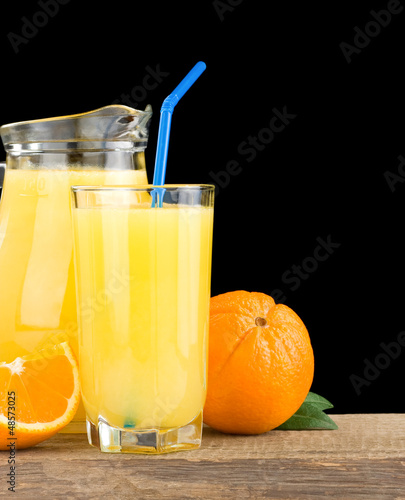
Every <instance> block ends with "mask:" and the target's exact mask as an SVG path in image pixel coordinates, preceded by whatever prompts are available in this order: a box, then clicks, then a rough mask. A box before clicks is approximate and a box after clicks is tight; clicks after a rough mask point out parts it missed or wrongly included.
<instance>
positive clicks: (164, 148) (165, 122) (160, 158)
mask: <svg viewBox="0 0 405 500" xmlns="http://www.w3.org/2000/svg"><path fill="white" fill-rule="evenodd" d="M205 68H206V65H205V63H203V62H202V61H200V62H198V63H197V64H196V65H195V66H194V67H193V68H192V70H191V71H190V72H189V73H188V74H187V75H186V76H185V77H184V78H183V80H182V81H181V82H180V83H179V84H178V85H177V87H176V88H175V89H174V90H173V92H172V93H171V94H170V95H168V96H167V97H166V99H165V100H164V101H163V104H162V107H161V109H160V122H159V132H158V140H157V147H156V158H155V171H154V175H153V184H154V185H155V186H163V184H164V183H165V176H166V164H167V152H168V150H169V137H170V125H171V121H172V113H173V110H174V107H175V106H176V104H177V103H178V102H179V101H180V99H181V98H182V97H183V95H184V94H185V93H186V92H187V90H188V89H189V88H190V87H191V86H192V85H193V83H194V82H195V81H196V80H197V78H198V77H199V76H200V75H201V74H202V73H203V71H204V70H205ZM159 204H160V205H161V200H160V203H159Z"/></svg>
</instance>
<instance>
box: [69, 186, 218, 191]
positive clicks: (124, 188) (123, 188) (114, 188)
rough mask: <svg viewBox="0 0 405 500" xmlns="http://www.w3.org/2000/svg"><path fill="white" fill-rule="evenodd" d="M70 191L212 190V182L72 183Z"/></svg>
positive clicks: (213, 188) (213, 187)
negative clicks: (110, 184) (127, 184)
mask: <svg viewBox="0 0 405 500" xmlns="http://www.w3.org/2000/svg"><path fill="white" fill-rule="evenodd" d="M70 189H71V191H72V192H74V193H77V192H80V191H88V192H94V191H99V192H107V191H153V190H154V189H165V190H167V191H171V190H182V191H186V190H197V191H203V190H207V191H214V190H215V185H214V184H163V185H160V186H159V185H155V184H137V185H136V186H125V185H122V186H121V185H117V186H108V185H105V186H82V185H73V186H71V187H70Z"/></svg>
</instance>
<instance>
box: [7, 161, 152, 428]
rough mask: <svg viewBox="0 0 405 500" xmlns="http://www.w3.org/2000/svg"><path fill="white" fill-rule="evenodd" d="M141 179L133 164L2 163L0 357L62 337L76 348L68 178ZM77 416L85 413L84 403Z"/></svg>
mask: <svg viewBox="0 0 405 500" xmlns="http://www.w3.org/2000/svg"><path fill="white" fill-rule="evenodd" d="M140 183H142V184H145V183H147V178H146V172H145V171H139V170H138V171H137V170H126V171H102V170H97V171H96V170H80V171H79V170H76V171H75V170H48V169H35V170H25V169H24V170H6V174H5V180H4V186H3V195H2V199H1V202H0V361H6V362H10V361H12V360H13V359H15V358H16V357H17V356H23V355H25V354H28V353H30V352H33V351H34V350H37V349H42V348H44V349H46V348H48V347H50V346H51V345H53V344H54V343H59V342H63V341H66V340H67V341H68V342H70V344H71V345H72V347H73V349H74V351H75V352H76V354H77V351H78V346H77V310H76V298H75V279H74V270H73V234H72V223H71V214H70V189H69V188H70V186H71V185H78V184H79V185H93V184H95V185H105V184H113V185H121V184H123V185H134V184H140ZM77 415H78V418H79V419H80V418H81V419H83V418H84V412H83V409H81V410H79V412H78V414H77Z"/></svg>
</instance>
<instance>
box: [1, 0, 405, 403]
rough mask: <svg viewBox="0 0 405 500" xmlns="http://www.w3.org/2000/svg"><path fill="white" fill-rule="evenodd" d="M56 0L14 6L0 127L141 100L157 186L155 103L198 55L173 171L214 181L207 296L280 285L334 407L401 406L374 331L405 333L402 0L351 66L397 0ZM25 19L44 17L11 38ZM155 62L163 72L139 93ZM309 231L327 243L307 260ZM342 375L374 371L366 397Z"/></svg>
mask: <svg viewBox="0 0 405 500" xmlns="http://www.w3.org/2000/svg"><path fill="white" fill-rule="evenodd" d="M48 1H50V0H44V2H45V3H47V2H48ZM64 2H65V4H64V5H59V4H58V5H59V11H58V12H56V13H55V14H54V15H53V17H51V16H48V19H46V18H44V16H43V15H42V17H41V15H40V14H38V13H39V12H41V11H42V12H43V10H44V8H43V4H41V3H40V2H29V3H28V2H27V3H22V2H14V3H11V2H9V3H7V12H3V15H2V16H1V20H0V22H1V35H0V43H1V54H2V61H3V71H2V78H1V88H2V90H1V96H2V106H1V120H0V121H1V123H2V124H5V123H9V122H14V121H20V120H29V119H35V118H43V117H48V116H58V115H65V114H73V113H78V112H83V111H89V110H92V109H96V108H98V107H101V106H104V105H107V104H111V103H113V102H114V101H120V102H122V103H124V100H125V99H127V100H128V99H131V100H132V103H133V104H135V102H137V106H134V107H139V108H141V109H143V108H144V106H145V105H146V104H147V103H150V104H151V105H152V107H153V109H154V117H153V121H152V126H151V137H150V141H149V145H148V149H147V167H148V171H149V180H150V181H151V180H152V172H153V164H154V153H155V147H156V139H157V130H158V124H159V110H160V106H161V104H162V102H163V100H164V98H165V97H166V96H167V95H168V94H169V93H170V92H171V91H172V90H173V89H174V87H175V86H176V85H177V84H178V83H179V82H180V80H181V79H182V78H183V77H184V76H185V74H186V73H187V72H188V71H189V70H190V69H191V68H192V66H193V65H194V64H195V63H196V62H197V61H199V60H202V61H204V62H205V63H206V64H207V69H206V71H205V72H204V73H203V75H202V76H201V77H200V78H199V80H198V81H197V82H196V83H195V85H194V86H193V87H192V88H191V89H190V90H189V92H188V93H187V94H186V95H185V96H184V97H183V99H182V100H181V101H180V102H179V104H178V105H177V107H176V109H175V112H174V114H173V122H172V129H171V139H170V150H169V159H168V171H167V176H166V181H167V182H169V183H194V182H196V183H213V182H215V183H216V184H217V186H218V195H217V198H216V216H215V229H214V250H213V276H212V294H213V295H217V294H219V293H223V292H227V291H230V290H237V289H244V290H249V291H261V292H264V293H267V294H273V295H275V296H278V297H280V296H282V300H283V301H284V302H285V303H286V304H287V305H288V306H290V307H291V308H292V309H294V310H295V311H296V312H297V313H298V314H299V316H300V317H301V318H302V319H303V321H304V322H305V324H306V326H307V328H308V330H309V333H310V336H311V339H312V344H313V347H314V352H315V379H314V383H313V387H312V390H313V391H314V392H317V393H318V394H321V395H323V396H325V397H326V398H328V399H329V400H330V401H332V403H334V405H335V409H334V410H333V411H334V412H336V413H346V412H353V413H363V412H404V411H405V401H404V398H403V392H404V389H403V387H404V373H405V369H404V366H405V364H404V360H405V346H403V347H401V346H399V348H397V351H396V354H397V356H396V359H391V358H389V357H388V355H387V354H385V351H384V348H383V346H382V345H381V343H385V344H386V345H388V344H389V343H391V342H394V341H396V339H397V338H398V335H400V333H401V332H402V331H403V330H405V322H404V318H403V309H404V308H403V302H404V287H403V280H404V256H405V243H404V224H403V209H404V203H403V200H404V194H405V185H404V182H403V181H405V177H402V176H401V171H398V166H399V164H400V160H399V156H400V155H405V147H404V111H405V104H404V81H403V66H404V47H405V43H404V42H405V29H404V28H405V8H404V6H405V1H404V0H398V5H397V6H396V8H397V9H398V10H401V12H399V13H397V14H395V15H391V20H390V21H389V22H388V21H387V20H386V24H387V25H386V26H385V27H381V28H380V29H379V31H380V32H379V33H378V34H374V33H373V36H372V37H369V41H368V42H367V39H364V37H363V38H361V37H360V38H359V37H358V38H357V43H358V44H361V43H362V44H363V46H362V48H361V49H360V50H359V49H358V48H356V51H357V53H352V54H351V56H350V59H351V61H350V62H349V61H348V60H347V58H346V57H345V56H344V54H343V50H342V47H341V44H342V42H347V43H349V44H352V45H353V44H354V37H355V35H356V31H355V28H356V27H358V28H359V29H361V30H364V29H365V28H366V25H368V30H369V32H370V33H372V32H374V31H378V26H377V27H376V26H375V25H370V24H368V23H369V22H370V21H373V17H372V14H371V11H372V10H374V11H376V12H380V11H381V10H382V9H385V10H386V9H387V6H390V7H393V6H394V5H395V1H394V2H392V0H391V3H390V2H388V1H386V0H373V1H372V2H364V1H357V2H351V3H350V2H317V3H316V4H315V5H314V4H311V5H310V6H308V2H296V3H291V2H263V1H259V0H242V1H240V0H239V1H238V0H228V1H226V0H224V1H223V2H216V1H213V2H211V1H206V2H201V3H198V2H188V3H184V4H180V3H173V2H164V3H163V2H158V3H151V2H147V6H145V5H144V2H120V1H115V2H110V3H104V4H103V3H100V2H98V3H91V2H86V5H84V2H79V1H78V0H70V1H69V0H68V1H66V0H64ZM51 3H53V4H54V3H55V0H51ZM353 3H355V4H356V5H355V6H353V5H352V4H353ZM84 7H86V9H85V8H84ZM3 9H4V7H3ZM25 19H28V20H30V21H33V20H35V21H36V22H37V24H38V23H39V24H42V26H40V27H39V28H38V29H37V33H35V34H32V33H31V36H30V38H27V37H26V38H25V42H26V43H19V44H18V45H17V46H16V45H14V47H13V45H12V43H11V40H10V37H11V35H10V33H13V34H14V35H18V36H22V33H23V31H22V30H23V25H24V23H25V22H26V21H25ZM386 19H387V18H386ZM374 22H375V20H374ZM15 44H16V42H15ZM148 68H149V69H148ZM150 68H152V69H153V70H155V71H158V73H159V74H160V76H159V77H158V79H157V80H156V81H157V83H158V84H157V85H156V86H155V88H153V89H152V90H145V88H144V89H143V90H142V89H141V88H140V87H142V85H143V82H144V81H145V80H144V78H145V75H147V74H148V71H149V72H150ZM148 81H149V82H150V80H148ZM131 93H132V94H133V95H135V96H138V99H137V98H134V97H133V96H132V95H131ZM125 95H127V97H125ZM123 96H124V97H123ZM139 96H140V97H142V98H141V99H139ZM274 110H278V111H279V112H283V110H284V112H286V113H288V114H289V115H295V116H294V117H292V118H290V119H289V123H288V124H286V126H285V128H284V130H282V131H279V132H277V133H275V134H274V138H273V140H272V141H271V142H269V141H267V142H268V143H267V144H265V145H262V146H260V151H258V150H257V151H256V154H255V157H254V159H252V160H251V161H249V160H250V159H251V155H248V154H247V153H246V152H245V153H243V151H246V150H245V147H244V146H243V143H244V142H245V141H246V142H247V141H249V137H250V138H251V139H250V140H253V139H252V138H254V137H261V138H264V140H266V138H267V139H268V138H269V137H270V136H269V134H268V131H266V130H265V129H266V128H268V127H269V123H270V120H271V118H272V117H273V116H274ZM277 123H278V124H280V122H277ZM238 148H242V149H238ZM1 153H2V158H4V157H5V154H4V150H2V152H1ZM252 156H253V155H252ZM232 161H234V162H237V164H236V163H230V162H232ZM230 165H233V166H234V167H235V170H234V171H233V172H232V175H229V174H228V175H227V176H226V174H224V172H225V171H226V168H227V166H228V169H229V167H230ZM387 172H390V173H392V174H395V175H396V176H397V178H396V179H395V180H394V181H392V184H391V186H390V184H389V183H388V181H387V175H388V174H387ZM403 173H404V175H405V169H404V172H403ZM218 179H219V180H218ZM320 240H323V241H325V242H327V241H330V242H332V243H333V244H334V246H333V247H331V249H330V251H331V253H330V255H328V256H327V258H326V257H325V255H327V254H325V253H322V256H324V257H325V258H324V259H323V260H322V261H320V262H315V261H314V260H313V257H314V255H318V254H316V253H315V254H314V252H315V250H316V248H317V246H318V245H319V241H320ZM319 255H321V254H319ZM303 264H304V266H306V269H307V271H308V270H310V272H306V274H304V275H302V277H299V276H298V279H297V275H296V279H295V280H294V281H292V280H291V279H288V277H290V278H291V276H292V273H293V272H294V269H295V268H294V267H293V266H294V265H295V266H302V265H303ZM311 265H312V268H311V269H310V267H311ZM304 272H305V271H304ZM285 273H287V274H285ZM0 279H1V277H0ZM277 290H281V292H278V291H277ZM398 349H400V351H399V350H398ZM376 363H377V365H378V366H379V368H378V366H377V369H375V368H374V370H373V369H372V368H369V369H368V371H367V370H366V372H365V369H366V366H370V365H371V364H373V365H375V364H376ZM353 375H356V376H358V377H361V378H363V379H364V382H367V384H364V385H362V384H361V386H360V387H359V388H358V391H357V392H359V394H358V393H356V390H355V387H354V385H353ZM367 378H368V379H367ZM371 379H373V380H371Z"/></svg>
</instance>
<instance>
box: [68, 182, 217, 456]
mask: <svg viewBox="0 0 405 500" xmlns="http://www.w3.org/2000/svg"><path fill="white" fill-rule="evenodd" d="M72 191H73V204H72V211H73V226H74V248H75V252H74V253H75V265H76V273H77V292H78V306H79V367H80V380H81V388H82V397H83V402H84V406H85V409H86V414H87V429H88V438H89V442H90V443H91V444H93V445H95V446H97V447H98V448H99V449H100V450H101V451H106V452H115V453H120V452H133V453H137V452H139V453H166V452H171V451H177V450H182V449H190V448H197V447H199V445H200V442H201V432H202V409H203V406H204V402H205V396H206V354H207V352H206V351H207V342H208V323H209V298H210V282H211V252H212V229H213V200H214V187H213V186H205V185H198V186H165V189H164V200H163V201H164V202H163V205H162V206H152V197H153V196H154V190H153V188H150V187H148V188H146V187H139V188H134V189H131V190H128V189H123V188H116V189H114V188H111V189H109V188H104V189H103V188H98V189H93V188H91V187H87V188H86V187H84V188H83V187H73V188H72Z"/></svg>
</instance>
